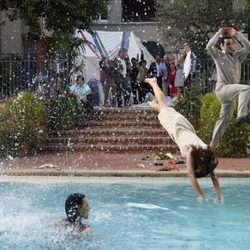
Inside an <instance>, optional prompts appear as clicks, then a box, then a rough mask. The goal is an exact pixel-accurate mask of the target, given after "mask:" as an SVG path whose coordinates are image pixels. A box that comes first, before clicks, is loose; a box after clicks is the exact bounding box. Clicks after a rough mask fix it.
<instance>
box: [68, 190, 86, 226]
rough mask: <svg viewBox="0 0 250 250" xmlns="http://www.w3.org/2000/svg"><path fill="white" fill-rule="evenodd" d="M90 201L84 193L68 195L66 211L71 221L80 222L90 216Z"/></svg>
mask: <svg viewBox="0 0 250 250" xmlns="http://www.w3.org/2000/svg"><path fill="white" fill-rule="evenodd" d="M89 210H90V206H89V202H88V200H87V198H86V196H85V195H84V194H80V193H74V194H71V195H69V196H68V197H67V199H66V202H65V212H66V215H67V219H68V221H69V222H71V223H73V224H77V223H80V222H81V220H82V218H84V219H87V218H88V216H89Z"/></svg>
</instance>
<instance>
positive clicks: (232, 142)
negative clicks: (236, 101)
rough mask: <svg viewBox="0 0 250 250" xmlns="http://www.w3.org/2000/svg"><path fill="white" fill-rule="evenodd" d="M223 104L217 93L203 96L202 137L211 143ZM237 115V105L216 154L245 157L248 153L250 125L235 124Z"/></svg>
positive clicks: (201, 110) (201, 111)
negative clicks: (239, 125)
mask: <svg viewBox="0 0 250 250" xmlns="http://www.w3.org/2000/svg"><path fill="white" fill-rule="evenodd" d="M220 108H221V104H220V101H219V100H218V99H217V97H216V95H215V93H209V94H206V95H205V96H204V97H203V98H202V106H201V109H200V114H201V115H200V131H199V134H200V137H201V138H202V139H203V140H204V142H206V143H207V144H209V143H210V142H211V140H212V134H213V129H214V126H215V123H216V121H217V119H218V118H219V114H220ZM236 116H237V107H235V110H234V114H233V118H232V120H231V122H230V124H229V126H228V128H227V130H226V132H225V134H224V135H223V138H222V140H221V143H220V147H219V148H218V149H217V150H216V154H217V155H218V156H221V157H244V156H246V155H247V147H248V143H249V127H247V126H246V125H245V126H241V127H240V128H237V127H236V126H235V122H236Z"/></svg>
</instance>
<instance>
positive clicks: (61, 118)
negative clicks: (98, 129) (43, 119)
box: [48, 96, 84, 130]
mask: <svg viewBox="0 0 250 250" xmlns="http://www.w3.org/2000/svg"><path fill="white" fill-rule="evenodd" d="M48 113H49V124H50V126H51V127H52V128H53V129H55V130H61V129H71V128H73V127H74V126H75V125H77V124H78V123H79V121H80V120H82V119H83V115H84V109H83V107H82V106H81V105H80V104H79V102H78V101H77V99H76V98H75V97H74V96H59V97H58V98H57V99H56V100H54V101H52V102H51V103H50V105H49V108H48Z"/></svg>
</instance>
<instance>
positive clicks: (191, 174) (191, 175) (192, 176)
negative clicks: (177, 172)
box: [186, 148, 206, 202]
mask: <svg viewBox="0 0 250 250" xmlns="http://www.w3.org/2000/svg"><path fill="white" fill-rule="evenodd" d="M191 152H192V149H191V148H188V149H187V151H186V156H187V158H186V164H187V168H188V175H189V179H190V181H191V184H192V186H193V188H194V189H195V191H196V193H197V194H198V196H199V197H200V198H201V200H202V201H204V202H206V197H205V194H204V193H203V191H202V190H201V188H200V185H199V183H198V181H197V179H196V177H195V173H194V169H193V164H192V157H191Z"/></svg>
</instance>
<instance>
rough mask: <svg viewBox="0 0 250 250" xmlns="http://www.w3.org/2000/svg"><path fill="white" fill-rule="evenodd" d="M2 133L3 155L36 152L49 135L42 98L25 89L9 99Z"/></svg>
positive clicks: (2, 124) (0, 131) (4, 114)
mask: <svg viewBox="0 0 250 250" xmlns="http://www.w3.org/2000/svg"><path fill="white" fill-rule="evenodd" d="M0 135H1V150H0V151H2V152H1V153H2V155H3V154H13V155H26V154H28V153H30V152H35V151H36V150H37V149H38V148H39V147H40V146H41V144H42V143H43V142H44V141H45V139H46V135H47V113H46V106H45V104H44V101H43V100H42V98H41V97H39V96H38V95H36V94H35V93H32V92H28V91H23V92H20V94H19V95H18V96H17V97H13V98H11V99H9V100H8V101H7V102H6V105H5V109H4V112H3V121H2V122H1V129H0Z"/></svg>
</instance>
